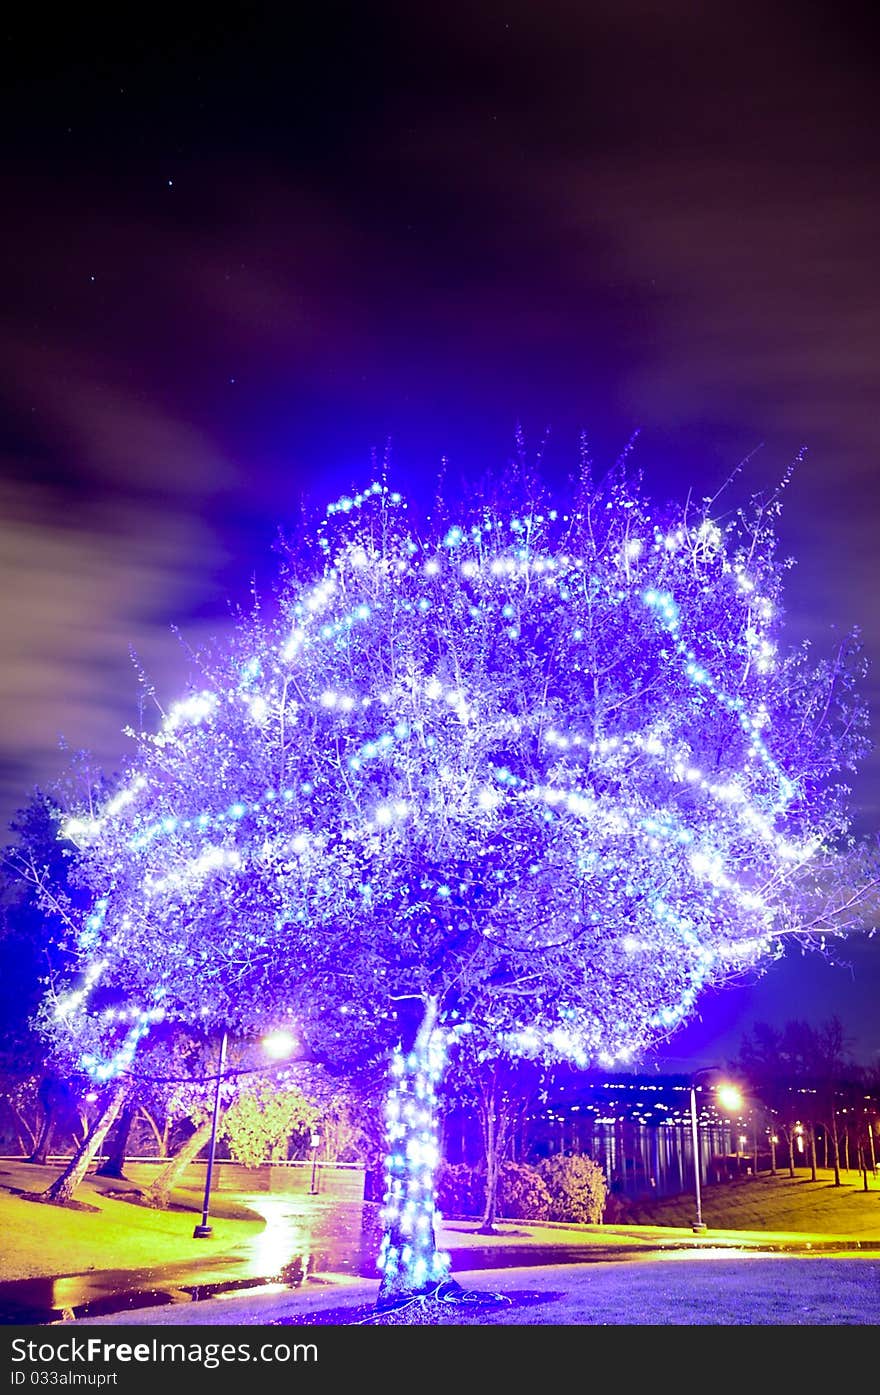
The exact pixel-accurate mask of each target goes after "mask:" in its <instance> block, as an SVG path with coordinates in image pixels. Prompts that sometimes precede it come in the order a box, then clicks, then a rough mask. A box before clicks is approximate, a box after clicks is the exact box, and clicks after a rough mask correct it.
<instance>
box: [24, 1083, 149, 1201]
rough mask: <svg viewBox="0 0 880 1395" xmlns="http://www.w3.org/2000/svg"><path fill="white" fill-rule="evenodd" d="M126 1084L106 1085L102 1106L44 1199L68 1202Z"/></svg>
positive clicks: (114, 1112) (117, 1107)
mask: <svg viewBox="0 0 880 1395" xmlns="http://www.w3.org/2000/svg"><path fill="white" fill-rule="evenodd" d="M127 1089H128V1086H127V1084H125V1083H122V1084H119V1083H118V1084H116V1085H114V1086H112V1087H108V1090H107V1092H106V1093H105V1096H104V1099H103V1100H102V1108H101V1109H100V1110H99V1112H98V1116H97V1118H96V1119H95V1122H94V1123H93V1124H92V1127H91V1128H90V1129H89V1131H88V1133H87V1134H86V1136H85V1138H84V1139H83V1141H82V1143H81V1144H80V1145H79V1147H78V1148H77V1150H76V1152H75V1153H74V1155H73V1157H72V1158H71V1160H70V1162H69V1163H68V1164H67V1167H66V1168H65V1169H64V1171H63V1172H62V1174H61V1176H60V1177H56V1178H55V1181H54V1182H53V1183H52V1185H51V1186H50V1187H47V1189H46V1190H45V1191H44V1192H43V1193H42V1196H43V1199H44V1200H45V1201H54V1202H60V1203H62V1204H64V1203H66V1202H68V1201H72V1200H73V1196H74V1193H75V1192H76V1189H77V1187H78V1186H79V1185H80V1183H81V1182H82V1180H83V1178H84V1177H85V1175H86V1173H87V1172H88V1170H89V1164H90V1163H91V1161H92V1159H93V1158H94V1157H95V1154H96V1153H97V1152H98V1151H99V1149H100V1147H101V1144H102V1143H103V1142H104V1139H105V1138H106V1136H107V1130H108V1129H109V1128H110V1127H111V1125H112V1124H113V1120H114V1119H115V1118H116V1116H117V1114H118V1113H119V1111H120V1109H121V1108H122V1104H123V1101H124V1100H125V1094H126V1090H127Z"/></svg>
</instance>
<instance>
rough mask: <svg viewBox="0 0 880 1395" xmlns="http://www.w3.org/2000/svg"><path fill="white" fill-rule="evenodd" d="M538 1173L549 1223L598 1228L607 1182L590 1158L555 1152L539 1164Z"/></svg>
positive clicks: (606, 1193)
mask: <svg viewBox="0 0 880 1395" xmlns="http://www.w3.org/2000/svg"><path fill="white" fill-rule="evenodd" d="M538 1173H539V1175H540V1177H541V1179H542V1180H543V1182H544V1183H545V1185H546V1188H547V1191H548V1193H549V1196H550V1210H549V1212H548V1218H549V1219H550V1220H551V1221H572V1222H579V1223H581V1224H587V1225H597V1224H598V1223H599V1222H600V1221H601V1220H602V1214H603V1212H604V1210H605V1201H606V1198H607V1196H608V1182H607V1180H606V1178H605V1173H604V1172H603V1171H602V1168H601V1167H600V1166H599V1164H598V1163H596V1162H594V1161H593V1159H592V1158H587V1157H584V1156H583V1155H582V1154H578V1155H575V1156H574V1157H566V1156H565V1155H564V1154H563V1153H557V1154H556V1155H555V1157H552V1158H544V1160H543V1161H542V1162H541V1163H539V1165H538Z"/></svg>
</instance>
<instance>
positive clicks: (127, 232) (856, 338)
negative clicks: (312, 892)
mask: <svg viewBox="0 0 880 1395" xmlns="http://www.w3.org/2000/svg"><path fill="white" fill-rule="evenodd" d="M380 8H381V13H379V12H378V10H376V9H371V8H370V7H358V8H357V9H355V8H354V7H351V10H350V12H349V9H347V8H346V7H334V6H332V5H331V6H327V7H322V10H321V13H320V15H318V14H316V15H314V16H312V17H311V19H310V20H309V21H308V23H307V22H306V19H305V18H304V17H303V16H301V15H299V14H297V15H293V14H291V15H290V16H287V17H283V16H280V15H279V13H278V11H277V8H273V10H272V12H271V13H270V12H269V11H268V10H267V11H266V12H265V13H264V12H263V10H262V9H261V8H260V7H255V8H254V9H253V10H252V12H250V13H249V14H247V15H244V14H242V15H240V16H238V17H237V18H236V17H230V16H227V15H225V14H224V16H223V17H222V19H221V18H219V17H218V18H217V19H216V20H213V21H211V20H206V21H204V22H203V23H202V24H200V25H194V26H192V30H191V32H188V33H178V32H175V33H173V34H168V33H164V32H162V31H161V27H156V26H152V27H149V28H148V30H145V32H144V34H143V35H141V36H140V37H137V38H132V37H131V35H130V34H129V33H128V32H125V33H124V32H123V31H122V29H121V28H115V27H114V25H113V23H112V22H107V23H105V22H104V21H103V20H102V21H101V22H100V23H97V22H94V23H93V22H92V21H91V20H90V19H89V17H88V16H83V15H77V16H76V21H75V25H73V24H72V25H71V26H70V27H69V29H67V30H66V29H65V25H64V22H63V21H60V20H59V22H58V25H57V27H53V28H52V32H51V33H46V34H43V33H40V34H39V35H38V34H37V33H36V31H35V29H34V28H33V25H32V24H29V23H28V21H27V19H26V18H25V19H17V20H14V21H10V22H9V25H8V36H9V38H8V46H7V54H8V55H9V56H10V61H9V65H8V73H7V77H8V81H7V82H6V83H5V85H4V87H3V90H2V92H0V121H2V129H3V131H4V133H5V140H6V150H7V159H6V165H7V170H6V175H5V180H4V194H5V202H6V205H7V210H8V211H7V215H6V217H5V220H4V227H3V230H2V236H3V239H4V244H5V247H4V250H5V252H6V256H5V264H6V266H7V280H6V283H5V286H4V305H3V310H2V315H0V365H2V370H3V371H2V380H0V382H2V385H0V403H2V417H0V453H2V459H3V474H4V476H5V481H6V482H5V484H4V485H3V489H2V494H0V597H2V601H0V607H2V613H0V625H2V640H3V653H4V666H3V669H2V671H0V787H2V788H0V802H2V808H3V814H4V816H8V814H9V813H11V812H12V810H13V809H14V807H15V806H16V804H17V803H20V802H21V800H22V799H23V798H24V797H26V795H27V792H28V790H29V788H30V786H31V784H32V783H33V782H34V781H36V780H40V781H45V780H46V779H48V778H49V777H50V776H51V774H52V772H53V771H56V770H59V769H60V768H61V766H62V764H63V758H62V756H61V754H60V753H59V751H58V749H57V741H58V737H59V735H60V734H63V735H64V736H65V738H66V739H67V741H68V742H69V744H70V745H71V746H73V747H79V746H88V747H90V748H92V749H93V750H94V751H95V753H96V755H97V757H98V758H99V759H100V760H101V762H102V763H104V764H106V765H107V766H108V768H112V767H113V766H114V765H115V763H116V762H117V761H118V760H119V759H121V758H122V755H123V753H124V748H125V742H124V739H123V738H122V737H121V735H120V732H121V728H122V726H123V725H124V723H125V722H127V721H131V720H133V719H134V714H135V712H136V708H137V702H138V688H137V683H136V681H135V675H134V671H133V669H132V667H131V664H130V661H129V658H128V651H129V647H130V646H131V647H133V648H134V649H135V650H137V652H138V653H139V655H140V656H141V658H142V659H143V661H144V662H145V664H146V666H147V668H148V669H149V670H150V672H151V673H152V674H153V676H154V678H155V682H156V687H157V694H159V695H160V696H165V697H171V696H173V693H174V692H175V691H176V689H177V688H178V687H179V685H180V684H182V683H183V682H184V681H185V679H186V661H185V658H184V656H183V654H182V651H181V649H180V647H179V645H178V644H177V642H176V640H175V639H174V637H173V636H172V634H171V631H170V626H171V623H172V622H179V623H180V624H181V625H182V627H183V629H184V631H185V632H186V633H187V634H188V636H189V637H191V638H192V637H197V636H199V635H201V634H204V633H207V632H209V631H210V630H212V629H214V628H217V627H219V626H221V625H223V624H225V623H226V603H227V600H228V599H230V598H231V599H233V600H237V599H240V598H241V597H242V596H243V595H244V594H246V591H247V588H248V585H249V582H250V578H251V576H252V574H256V577H257V582H258V584H259V585H260V586H261V587H265V586H268V584H269V581H270V577H271V573H272V569H273V566H274V561H273V558H272V554H271V550H270V544H271V541H272V538H273V535H274V531H275V528H276V525H277V524H279V523H285V522H287V521H289V520H290V519H291V518H295V517H296V516H297V506H298V503H299V498H300V495H302V494H304V495H305V496H306V498H307V500H308V501H310V502H312V503H315V504H317V503H319V502H321V501H322V500H324V499H326V497H327V496H328V495H329V494H330V493H331V492H332V490H333V489H334V488H335V487H336V486H337V485H339V486H342V487H348V485H349V484H350V483H351V482H361V481H363V480H364V479H365V478H366V476H367V474H368V473H369V468H370V467H369V455H370V449H371V447H374V446H377V447H379V448H380V449H381V448H382V446H383V444H384V442H385V439H386V437H388V436H391V437H392V438H393V440H394V445H395V461H396V466H397V468H398V469H399V471H400V472H401V475H402V477H403V478H404V480H405V481H406V482H407V484H408V485H411V486H412V487H413V488H414V489H415V490H416V491H417V492H418V491H420V490H421V491H424V490H425V489H427V488H428V487H429V481H430V476H431V474H432V472H433V470H434V469H435V466H436V463H437V462H438V461H439V458H440V455H441V454H442V453H447V454H448V455H450V457H451V459H452V469H453V471H458V472H460V473H461V474H468V473H473V471H474V469H476V468H485V467H486V466H487V465H489V466H493V465H494V466H498V465H503V463H504V461H505V460H506V458H507V455H508V453H509V450H510V445H511V442H512V435H513V428H514V423H515V422H516V420H517V419H520V420H522V422H523V423H524V425H525V427H526V430H527V434H528V437H529V440H530V441H531V442H532V443H533V444H536V443H537V441H538V440H539V439H540V437H541V435H542V433H543V431H544V429H545V428H546V427H547V426H548V425H550V426H551V427H552V436H551V441H550V446H549V448H548V451H547V454H546V462H547V468H548V470H550V472H551V474H554V475H555V477H556V478H564V475H565V471H566V470H567V468H568V467H569V466H570V465H571V463H572V461H573V459H574V455H575V449H576V442H577V434H578V432H579V431H580V430H581V429H586V430H587V431H588V433H589V434H590V436H591V438H592V440H593V443H594V451H595V454H596V456H597V459H598V460H599V461H600V462H601V461H607V462H610V460H611V459H613V458H614V456H615V455H616V454H617V452H618V451H619V450H620V449H621V448H622V446H623V445H624V443H625V442H626V440H627V439H628V438H629V436H630V434H631V433H632V432H633V431H634V430H635V429H637V428H638V429H640V430H641V439H640V443H639V448H638V455H637V458H638V460H639V461H640V462H641V463H642V464H643V465H644V467H645V470H646V474H647V478H648V483H649V486H650V487H652V488H653V489H654V490H655V492H658V493H664V494H665V493H670V492H674V493H676V494H680V493H681V492H683V491H685V490H688V489H693V490H695V491H697V492H698V493H700V494H703V493H707V494H714V493H715V492H716V491H717V490H718V488H719V487H720V486H721V484H722V483H723V481H724V480H725V479H726V478H727V477H728V476H729V475H730V474H731V472H732V471H733V470H734V469H735V467H736V466H737V464H738V463H739V462H740V461H741V460H743V459H744V458H745V457H747V456H749V457H750V459H749V463H748V465H747V466H745V467H744V469H743V470H742V472H741V473H740V474H739V475H738V476H737V477H736V480H735V483H734V485H733V486H732V492H731V494H730V495H728V496H724V500H726V499H728V498H730V500H731V502H732V501H733V500H735V499H737V498H740V497H742V495H743V494H744V493H745V492H747V491H748V490H749V489H751V488H765V487H770V486H772V485H774V484H775V483H776V482H777V481H778V480H779V478H780V477H781V476H782V474H783V472H784V471H785V469H786V467H787V466H788V464H789V462H790V461H791V460H792V459H793V458H794V456H795V454H796V453H797V452H798V450H799V449H800V447H801V446H802V445H806V446H807V447H808V451H807V454H806V457H805V459H804V462H803V464H802V465H801V466H800V467H799V468H798V470H797V472H796V475H795V478H794V480H793V482H792V484H791V486H790V487H789V489H788V491H787V494H786V508H785V512H784V515H783V521H782V525H781V533H782V541H783V547H784V549H785V550H786V551H788V552H790V553H791V554H793V555H794V556H795V557H796V559H797V561H798V566H797V567H796V569H795V570H794V572H793V573H792V574H791V577H790V585H789V594H788V607H789V620H790V626H791V632H792V635H793V636H795V637H799V636H801V635H808V636H809V637H810V638H811V639H813V640H814V642H815V643H816V645H817V647H821V646H822V645H824V644H825V643H826V642H827V637H828V634H829V628H830V626H832V625H837V626H838V627H839V628H841V629H844V630H846V629H848V628H849V627H850V626H851V625H853V624H859V625H861V627H862V629H863V632H864V638H865V644H866V649H867V652H868V655H869V657H870V658H871V659H872V660H873V662H874V669H873V676H872V678H871V681H870V687H869V694H870V696H871V698H872V700H874V705H875V708H876V710H877V711H878V712H880V680H878V678H877V674H878V673H880V662H878V659H880V608H878V607H877V606H876V605H875V595H876V591H877V580H878V576H877V561H876V557H877V547H876V533H877V527H878V522H880V498H878V433H877V427H876V402H877V400H878V389H880V382H878V376H880V368H878V364H880V353H878V348H880V345H878V323H880V316H878V311H880V305H878V299H880V282H878V278H877V274H876V269H875V264H876V247H877V245H878V241H880V237H878V234H880V200H878V196H877V192H876V190H877V188H878V187H880V182H878V177H877V176H878V169H877V165H878V155H877V151H878V150H880V140H878V132H877V115H876V106H877V104H876V93H875V74H874V72H873V70H872V64H871V57H870V56H871V54H872V52H873V51H874V44H873V39H874V35H873V33H872V29H871V24H872V20H871V17H870V15H869V14H867V12H866V13H865V14H864V15H862V14H860V13H858V12H856V11H852V12H850V13H848V14H847V16H846V21H845V22H844V20H843V19H842V18H841V17H840V14H839V12H837V11H835V10H833V9H831V8H830V7H824V8H823V7H815V6H813V7H811V6H805V5H797V6H795V5H793V4H792V5H788V4H780V5H776V6H773V7H770V8H768V7H767V6H762V5H757V4H752V3H747V4H745V5H738V6H737V7H736V8H735V11H727V12H722V11H720V10H717V9H713V8H712V7H706V6H702V5H698V4H696V3H693V4H691V3H685V0H671V3H667V4H664V5H662V6H660V5H651V4H647V3H637V0H607V2H606V0H603V2H602V3H598V4H590V5H587V6H585V5H581V4H577V3H575V0H571V3H560V0H551V2H550V3H547V4H542V5H540V6H536V5H532V4H527V3H510V2H509V0H508V3H503V4H502V3H498V4H490V3H479V4H469V5H464V4H460V5H457V4H454V3H452V4H449V5H444V6H443V7H442V9H437V10H432V9H431V8H430V7H428V8H425V7H416V8H415V9H414V8H413V7H411V6H396V5H390V6H382V7H380ZM762 443H763V446H762ZM757 447H762V448H761V449H759V450H756V448H757ZM724 500H722V503H721V504H720V505H719V507H724ZM875 730H876V721H875ZM855 798H856V808H857V813H858V817H859V820H860V827H861V828H863V829H865V830H871V831H872V830H873V829H874V828H875V827H876V824H877V820H878V818H880V755H875V756H873V757H872V758H871V760H870V761H869V762H868V763H867V764H866V767H865V772H864V774H863V775H862V776H861V777H860V778H859V780H858V781H857V782H856V784H855ZM838 981H839V980H835V982H838Z"/></svg>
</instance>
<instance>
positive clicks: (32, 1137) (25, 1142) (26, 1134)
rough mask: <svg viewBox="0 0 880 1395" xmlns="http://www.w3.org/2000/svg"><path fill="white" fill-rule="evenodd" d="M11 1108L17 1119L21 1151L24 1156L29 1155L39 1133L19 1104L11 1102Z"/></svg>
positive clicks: (17, 1133)
mask: <svg viewBox="0 0 880 1395" xmlns="http://www.w3.org/2000/svg"><path fill="white" fill-rule="evenodd" d="M9 1108H10V1109H11V1111H12V1117H13V1118H14V1119H15V1136H16V1138H17V1139H18V1149H19V1152H20V1153H21V1155H22V1157H29V1156H30V1154H31V1153H32V1152H33V1150H34V1148H35V1146H36V1142H37V1135H36V1133H35V1132H34V1130H33V1129H32V1128H31V1126H30V1124H29V1123H28V1121H27V1119H26V1118H25V1116H24V1114H23V1113H22V1112H21V1110H20V1109H19V1108H18V1106H17V1105H15V1104H10V1106H9Z"/></svg>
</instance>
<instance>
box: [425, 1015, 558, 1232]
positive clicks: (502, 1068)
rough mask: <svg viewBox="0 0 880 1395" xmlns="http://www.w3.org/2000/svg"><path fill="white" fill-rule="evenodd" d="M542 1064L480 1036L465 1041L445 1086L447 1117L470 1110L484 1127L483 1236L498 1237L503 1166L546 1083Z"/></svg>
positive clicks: (460, 1043)
mask: <svg viewBox="0 0 880 1395" xmlns="http://www.w3.org/2000/svg"><path fill="white" fill-rule="evenodd" d="M543 1075H544V1071H543V1068H542V1066H541V1063H540V1062H539V1061H535V1060H523V1059H522V1058H520V1057H516V1056H511V1055H509V1054H506V1053H503V1052H499V1051H498V1045H497V1042H495V1041H492V1040H490V1041H488V1042H487V1041H486V1040H485V1039H482V1040H481V1038H480V1035H479V1034H478V1033H476V1032H467V1033H464V1034H462V1035H461V1036H460V1038H459V1040H458V1043H457V1045H456V1048H455V1052H454V1056H453V1059H452V1063H451V1069H450V1071H449V1073H448V1075H447V1078H446V1081H445V1082H444V1089H443V1103H444V1108H445V1110H446V1111H449V1110H457V1111H461V1110H465V1111H467V1112H469V1113H471V1114H472V1115H474V1116H476V1118H477V1120H478V1122H479V1138H480V1143H481V1146H482V1153H483V1177H484V1189H483V1190H484V1195H483V1204H482V1215H481V1218H480V1232H481V1233H482V1234H484V1235H492V1234H494V1233H495V1220H496V1217H497V1215H498V1184H499V1179H500V1176H501V1167H502V1164H503V1163H505V1162H507V1161H508V1160H509V1159H510V1152H511V1146H512V1143H513V1139H514V1135H515V1133H516V1130H517V1128H518V1126H519V1125H520V1124H521V1123H522V1121H523V1119H524V1117H525V1116H526V1114H527V1113H528V1111H529V1109H530V1108H531V1106H532V1105H533V1103H534V1101H535V1098H536V1096H537V1093H538V1090H539V1088H540V1085H541V1081H542V1079H543Z"/></svg>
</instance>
